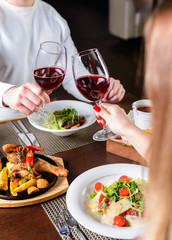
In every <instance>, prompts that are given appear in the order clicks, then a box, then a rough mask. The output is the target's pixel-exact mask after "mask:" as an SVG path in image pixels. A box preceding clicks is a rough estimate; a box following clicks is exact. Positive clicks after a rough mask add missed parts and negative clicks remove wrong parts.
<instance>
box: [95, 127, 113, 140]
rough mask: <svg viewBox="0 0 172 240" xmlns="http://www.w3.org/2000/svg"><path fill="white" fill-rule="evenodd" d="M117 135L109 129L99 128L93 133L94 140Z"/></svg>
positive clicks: (106, 138)
mask: <svg viewBox="0 0 172 240" xmlns="http://www.w3.org/2000/svg"><path fill="white" fill-rule="evenodd" d="M117 136H118V135H117V134H115V133H113V132H111V131H110V130H106V131H105V130H104V129H102V130H100V131H98V132H96V133H95V134H94V135H93V139H94V140H95V141H107V140H109V139H113V138H116V137H117Z"/></svg>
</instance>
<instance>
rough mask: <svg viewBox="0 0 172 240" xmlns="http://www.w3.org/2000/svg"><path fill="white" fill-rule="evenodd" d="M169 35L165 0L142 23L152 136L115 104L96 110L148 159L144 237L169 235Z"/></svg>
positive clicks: (171, 11)
mask: <svg viewBox="0 0 172 240" xmlns="http://www.w3.org/2000/svg"><path fill="white" fill-rule="evenodd" d="M171 39H172V1H169V0H168V1H165V2H164V3H162V5H161V6H159V7H158V8H157V9H156V10H155V11H154V13H153V14H152V16H151V17H150V18H149V20H148V22H147V24H146V27H145V49H146V54H145V62H146V64H145V88H146V92H147V96H148V97H149V98H150V99H151V100H152V106H153V113H152V114H153V120H152V126H153V134H152V139H151V138H150V136H149V135H146V134H145V133H143V132H142V131H141V130H139V129H137V128H136V127H135V126H133V124H132V123H131V122H130V121H129V120H128V118H127V115H126V114H125V113H124V111H123V110H122V109H120V108H119V107H118V106H116V105H115V106H112V105H110V104H103V105H102V109H101V110H100V111H99V113H98V114H99V118H100V116H101V117H103V119H104V120H103V123H105V121H106V124H107V125H108V126H109V127H110V128H111V129H112V130H113V131H114V132H116V133H118V134H121V135H124V136H125V137H127V138H128V140H129V141H130V142H132V143H134V144H135V146H136V149H137V150H138V151H139V152H140V153H141V154H142V155H143V156H144V157H146V160H147V161H148V165H149V188H148V191H147V193H146V216H145V223H146V231H145V235H144V237H143V239H144V240H171V239H172V187H171V183H172V147H171V139H172V124H171V123H172V43H171ZM100 120H101V121H102V119H100ZM119 120H120V121H119ZM134 138H135V140H134ZM147 140H148V142H146V141H147ZM136 142H137V143H136ZM140 144H142V145H140ZM139 145H140V146H139ZM144 148H145V149H144Z"/></svg>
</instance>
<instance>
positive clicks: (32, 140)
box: [17, 120, 40, 146]
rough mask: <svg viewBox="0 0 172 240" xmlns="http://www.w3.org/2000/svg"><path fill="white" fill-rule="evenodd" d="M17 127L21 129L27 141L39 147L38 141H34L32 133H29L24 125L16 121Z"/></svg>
mask: <svg viewBox="0 0 172 240" xmlns="http://www.w3.org/2000/svg"><path fill="white" fill-rule="evenodd" d="M17 123H18V125H19V126H20V127H21V129H22V130H23V131H24V132H25V134H26V135H27V137H28V138H29V140H30V141H31V143H32V144H33V145H36V146H40V144H39V142H38V140H37V139H36V137H35V135H34V134H33V133H30V132H29V131H28V130H27V128H26V127H25V126H24V124H23V123H22V122H21V121H20V120H17Z"/></svg>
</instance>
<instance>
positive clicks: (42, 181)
mask: <svg viewBox="0 0 172 240" xmlns="http://www.w3.org/2000/svg"><path fill="white" fill-rule="evenodd" d="M36 185H37V188H46V187H47V186H48V185H49V182H48V181H47V180H46V179H43V178H38V179H37V181H36Z"/></svg>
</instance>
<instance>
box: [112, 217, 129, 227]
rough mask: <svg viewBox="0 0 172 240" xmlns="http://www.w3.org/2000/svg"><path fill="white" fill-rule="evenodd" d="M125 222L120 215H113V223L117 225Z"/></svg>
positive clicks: (120, 225)
mask: <svg viewBox="0 0 172 240" xmlns="http://www.w3.org/2000/svg"><path fill="white" fill-rule="evenodd" d="M125 223H126V221H125V218H124V217H122V216H116V217H114V224H115V225H116V226H118V227H122V226H124V225H125Z"/></svg>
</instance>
